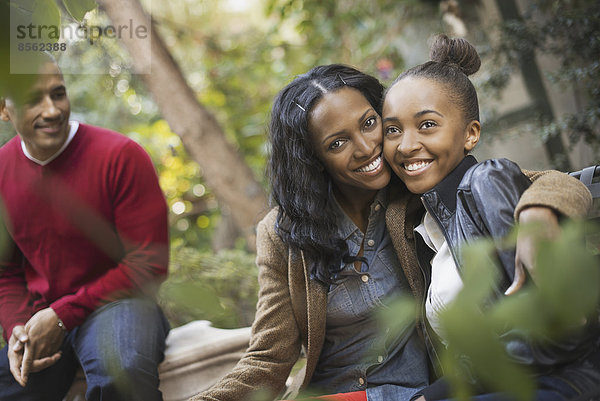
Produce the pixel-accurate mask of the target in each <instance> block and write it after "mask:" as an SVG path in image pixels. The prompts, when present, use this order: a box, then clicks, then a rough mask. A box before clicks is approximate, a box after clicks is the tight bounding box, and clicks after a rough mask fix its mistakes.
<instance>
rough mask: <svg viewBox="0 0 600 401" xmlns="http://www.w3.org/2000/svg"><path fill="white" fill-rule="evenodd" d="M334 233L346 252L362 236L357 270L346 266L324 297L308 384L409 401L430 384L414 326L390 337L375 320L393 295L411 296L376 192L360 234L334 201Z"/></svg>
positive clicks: (382, 198)
mask: <svg viewBox="0 0 600 401" xmlns="http://www.w3.org/2000/svg"><path fill="white" fill-rule="evenodd" d="M336 206H337V210H336V216H337V223H338V229H339V234H340V235H341V236H342V238H345V239H346V243H347V244H348V249H349V251H350V254H351V255H356V254H358V252H359V250H360V246H361V244H362V243H363V239H364V250H363V251H364V254H363V257H364V258H365V259H366V262H367V263H363V264H362V267H361V271H356V269H355V267H354V263H349V264H345V265H344V266H343V270H342V272H341V273H340V274H339V275H338V277H337V279H336V280H335V283H334V284H332V285H331V286H330V288H329V291H328V295H327V322H326V333H325V342H324V344H323V349H322V351H321V355H320V357H319V362H318V363H317V367H316V369H315V372H314V374H313V377H312V379H311V387H312V388H315V389H319V390H320V391H323V392H326V393H340V392H350V391H360V390H366V392H367V399H368V400H369V401H379V400H391V399H394V400H402V399H409V398H410V397H411V396H412V395H413V394H414V393H415V392H416V391H417V390H420V389H421V388H423V387H424V386H426V385H427V384H428V382H429V374H428V365H427V353H426V351H425V346H424V344H423V341H422V340H421V338H420V337H419V335H418V334H417V331H416V329H415V325H414V324H412V325H410V326H409V327H406V328H405V329H404V330H402V331H401V332H400V333H396V334H395V335H392V334H391V333H392V332H391V331H390V329H389V328H388V327H385V326H383V327H382V322H380V321H379V320H378V319H377V318H376V313H377V310H378V309H379V308H385V307H387V306H386V305H387V303H388V302H389V301H390V300H391V298H393V297H394V296H398V295H403V294H409V295H410V294H411V292H410V287H409V285H408V282H407V281H406V278H405V277H404V273H403V271H402V269H401V268H400V262H399V261H398V258H397V256H396V252H395V251H394V247H393V245H392V242H391V239H390V235H389V233H388V231H387V229H386V226H385V209H386V207H387V193H386V191H385V190H381V191H379V193H378V194H377V196H376V198H375V201H374V202H373V204H372V205H371V208H370V214H369V222H368V225H367V231H366V233H365V234H363V233H362V232H361V231H360V230H359V229H358V227H357V226H356V225H355V224H354V222H353V221H352V220H351V219H350V218H349V217H348V216H346V214H345V213H344V212H343V211H342V209H341V208H340V207H339V205H337V202H336Z"/></svg>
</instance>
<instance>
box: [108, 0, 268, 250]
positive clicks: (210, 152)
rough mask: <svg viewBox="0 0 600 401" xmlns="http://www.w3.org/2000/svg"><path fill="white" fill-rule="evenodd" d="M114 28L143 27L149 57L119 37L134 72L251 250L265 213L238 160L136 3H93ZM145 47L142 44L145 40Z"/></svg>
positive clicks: (263, 199) (263, 198) (137, 42)
mask: <svg viewBox="0 0 600 401" xmlns="http://www.w3.org/2000/svg"><path fill="white" fill-rule="evenodd" d="M98 4H99V5H100V7H101V8H102V9H103V10H104V11H106V13H107V14H108V16H109V17H110V19H111V20H112V22H113V25H114V26H122V25H126V26H132V27H138V26H145V27H147V29H148V33H150V34H151V39H152V40H151V46H150V49H151V50H150V51H148V50H147V49H148V47H147V46H144V44H143V40H144V39H139V38H136V37H135V36H136V35H129V34H124V35H121V37H120V40H121V43H123V45H124V46H125V48H126V49H127V50H128V51H129V54H130V56H131V59H132V63H133V65H134V68H135V69H136V71H138V72H147V71H150V73H149V74H142V75H141V76H142V78H143V79H144V82H145V83H146V86H147V87H148V89H149V91H150V92H151V93H152V95H153V97H154V99H155V101H156V103H157V104H158V107H159V108H160V110H161V113H162V115H163V117H164V118H165V120H166V121H167V122H168V123H169V126H170V127H171V129H172V130H173V132H175V133H176V134H177V135H179V136H180V137H181V139H182V141H183V144H184V146H185V148H186V150H187V151H188V153H189V154H190V156H191V157H192V158H193V159H194V160H195V161H196V162H197V163H198V164H199V165H200V167H201V168H202V170H203V172H204V174H203V177H204V179H205V181H206V184H207V185H208V186H209V187H210V188H211V190H212V191H213V192H214V194H215V196H216V197H217V199H218V200H219V202H220V203H221V204H224V205H227V207H228V209H229V210H230V211H231V215H232V217H233V219H234V221H235V224H236V225H237V226H238V227H239V228H240V230H241V232H242V234H243V235H244V236H245V238H246V239H247V241H248V247H249V248H250V249H252V250H254V249H255V229H254V228H255V226H256V223H258V221H259V220H260V218H261V217H262V216H263V215H264V214H265V213H266V211H267V203H268V202H267V195H266V193H265V191H264V190H263V188H262V186H261V185H260V184H259V183H258V181H257V180H256V179H255V177H254V176H253V174H252V171H251V169H250V167H249V166H248V165H247V164H246V162H245V161H244V159H243V157H242V156H241V155H240V154H239V153H238V152H237V151H236V150H235V149H234V147H233V146H232V145H231V144H230V143H229V142H228V141H227V139H226V138H225V134H224V132H223V130H222V128H221V127H220V126H219V123H218V122H217V121H216V119H215V118H214V116H213V115H212V114H211V113H210V112H208V111H207V110H206V109H205V108H204V107H203V106H202V105H201V104H200V103H199V102H198V100H197V98H196V94H195V93H194V91H193V90H192V89H191V88H190V87H189V86H188V84H187V83H186V80H185V78H184V77H183V74H182V72H181V69H180V68H179V66H178V65H177V63H176V62H175V60H174V59H173V57H172V56H171V54H170V52H169V50H168V49H167V48H166V46H165V44H164V42H163V41H162V39H161V37H160V36H159V34H158V32H157V31H156V30H155V28H154V26H153V25H152V23H151V22H150V18H149V16H148V15H147V14H146V13H145V12H144V10H143V8H142V6H141V4H140V3H139V1H138V0H98ZM145 40H146V41H147V40H148V38H146V39H145Z"/></svg>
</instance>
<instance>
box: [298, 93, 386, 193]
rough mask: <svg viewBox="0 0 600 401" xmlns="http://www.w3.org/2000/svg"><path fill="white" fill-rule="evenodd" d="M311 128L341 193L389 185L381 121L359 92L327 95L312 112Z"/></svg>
mask: <svg viewBox="0 0 600 401" xmlns="http://www.w3.org/2000/svg"><path fill="white" fill-rule="evenodd" d="M308 128H309V130H310V136H311V138H310V140H311V143H312V146H313V149H314V151H315V153H316V155H317V158H318V159H319V161H320V162H321V163H322V164H323V167H324V169H325V170H326V171H327V173H329V175H330V176H331V178H332V180H333V182H334V184H335V186H336V187H337V189H338V190H340V191H342V192H344V193H345V194H351V193H352V192H356V190H357V189H358V190H367V191H376V190H379V189H381V188H383V187H385V186H386V185H387V184H388V182H389V181H390V177H391V172H390V169H389V166H388V165H387V164H386V163H385V161H384V160H383V156H382V152H383V143H382V142H383V134H382V130H381V118H380V116H379V114H377V112H376V111H375V110H374V109H373V107H372V106H371V104H370V103H369V101H368V100H367V99H366V98H365V97H364V96H363V94H362V93H360V92H359V91H358V90H356V89H353V88H350V87H343V88H341V89H339V90H337V91H335V92H330V93H327V94H325V95H324V96H323V97H322V98H321V99H320V100H319V101H318V102H317V103H316V105H315V106H314V107H313V109H312V110H311V112H310V118H309V122H308Z"/></svg>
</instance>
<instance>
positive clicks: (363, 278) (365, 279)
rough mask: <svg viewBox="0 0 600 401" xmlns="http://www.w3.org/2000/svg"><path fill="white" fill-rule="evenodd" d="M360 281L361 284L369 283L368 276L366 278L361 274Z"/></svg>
mask: <svg viewBox="0 0 600 401" xmlns="http://www.w3.org/2000/svg"><path fill="white" fill-rule="evenodd" d="M360 279H361V280H362V281H363V283H367V282H368V281H369V276H367V275H366V274H363V275H362V276H361V277H360Z"/></svg>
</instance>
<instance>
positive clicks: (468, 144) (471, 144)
mask: <svg viewBox="0 0 600 401" xmlns="http://www.w3.org/2000/svg"><path fill="white" fill-rule="evenodd" d="M466 133H467V135H466V138H465V154H466V153H469V152H470V151H472V150H473V149H474V148H475V145H477V142H479V136H480V134H481V123H480V122H479V121H477V120H473V121H471V122H470V123H469V124H468V125H467V128H466Z"/></svg>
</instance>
